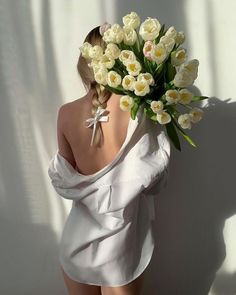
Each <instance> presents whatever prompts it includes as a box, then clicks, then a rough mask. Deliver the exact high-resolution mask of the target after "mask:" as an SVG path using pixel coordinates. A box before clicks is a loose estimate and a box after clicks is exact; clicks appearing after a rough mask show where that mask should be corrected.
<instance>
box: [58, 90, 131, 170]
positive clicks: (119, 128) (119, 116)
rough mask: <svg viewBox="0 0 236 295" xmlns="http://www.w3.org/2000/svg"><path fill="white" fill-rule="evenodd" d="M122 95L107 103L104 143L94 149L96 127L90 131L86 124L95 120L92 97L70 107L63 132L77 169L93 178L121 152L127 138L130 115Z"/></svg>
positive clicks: (89, 96)
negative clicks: (123, 103) (125, 109)
mask: <svg viewBox="0 0 236 295" xmlns="http://www.w3.org/2000/svg"><path fill="white" fill-rule="evenodd" d="M120 97H121V96H120V95H116V94H112V96H111V97H110V98H109V100H108V102H107V108H106V110H107V111H108V116H109V120H108V122H101V128H102V132H103V138H102V141H101V142H102V144H101V146H99V147H96V146H90V141H91V137H92V128H91V127H90V128H86V127H85V126H84V122H85V120H86V119H88V118H91V117H92V113H91V109H92V100H91V94H90V93H88V94H87V95H86V96H84V97H82V98H80V99H77V100H75V101H72V102H70V103H68V104H66V111H65V112H64V116H65V117H64V121H65V122H66V124H64V126H63V133H64V135H65V137H66V139H67V141H68V143H69V145H70V148H71V150H72V153H73V156H74V159H75V162H76V166H77V168H76V169H77V170H78V172H79V173H81V174H84V175H91V174H94V173H96V172H97V171H99V170H101V169H102V168H104V167H105V166H106V165H108V164H109V163H111V162H112V160H113V159H114V158H115V157H116V155H117V153H118V152H119V150H120V148H121V146H122V144H123V142H124V140H125V138H126V135H127V128H128V123H129V120H130V113H129V112H124V111H122V110H121V109H120V107H119V99H120Z"/></svg>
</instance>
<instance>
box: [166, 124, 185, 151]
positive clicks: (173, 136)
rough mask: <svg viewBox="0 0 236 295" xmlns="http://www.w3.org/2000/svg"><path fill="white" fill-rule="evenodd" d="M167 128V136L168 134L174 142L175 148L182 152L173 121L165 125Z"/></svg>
mask: <svg viewBox="0 0 236 295" xmlns="http://www.w3.org/2000/svg"><path fill="white" fill-rule="evenodd" d="M165 127H166V131H167V134H168V136H169V138H170V140H171V141H172V143H173V144H174V146H175V148H176V149H177V150H179V151H181V147H180V141H179V136H178V133H177V132H176V130H175V126H174V124H173V123H172V121H171V122H170V123H168V124H165Z"/></svg>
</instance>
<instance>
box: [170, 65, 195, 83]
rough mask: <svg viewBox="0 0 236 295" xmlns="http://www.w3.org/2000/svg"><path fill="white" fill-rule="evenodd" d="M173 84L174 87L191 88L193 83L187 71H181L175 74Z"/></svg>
mask: <svg viewBox="0 0 236 295" xmlns="http://www.w3.org/2000/svg"><path fill="white" fill-rule="evenodd" d="M173 82H174V85H175V86H176V87H180V88H183V87H188V86H191V85H192V84H193V82H194V78H193V76H192V75H191V73H190V71H188V70H187V69H182V70H180V71H179V72H177V73H176V74H175V77H174V80H173Z"/></svg>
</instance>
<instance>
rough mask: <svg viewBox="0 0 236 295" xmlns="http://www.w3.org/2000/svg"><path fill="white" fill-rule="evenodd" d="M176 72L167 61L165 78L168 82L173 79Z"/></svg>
mask: <svg viewBox="0 0 236 295" xmlns="http://www.w3.org/2000/svg"><path fill="white" fill-rule="evenodd" d="M175 74H176V69H175V67H174V66H172V64H171V63H170V62H168V63H167V71H166V80H167V82H170V81H172V80H173V79H174V77H175Z"/></svg>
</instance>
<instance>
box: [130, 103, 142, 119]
mask: <svg viewBox="0 0 236 295" xmlns="http://www.w3.org/2000/svg"><path fill="white" fill-rule="evenodd" d="M139 106H140V104H138V103H137V102H134V105H133V107H132V109H131V118H132V119H133V120H134V119H135V117H136V114H137V112H138V109H139Z"/></svg>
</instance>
